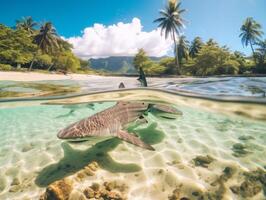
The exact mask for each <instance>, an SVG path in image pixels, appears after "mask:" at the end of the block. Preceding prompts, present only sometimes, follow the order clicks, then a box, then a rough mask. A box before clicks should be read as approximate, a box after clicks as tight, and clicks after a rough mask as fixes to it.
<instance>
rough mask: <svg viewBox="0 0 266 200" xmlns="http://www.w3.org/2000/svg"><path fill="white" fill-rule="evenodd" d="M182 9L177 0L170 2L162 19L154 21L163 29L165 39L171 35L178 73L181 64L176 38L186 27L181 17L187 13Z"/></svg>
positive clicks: (162, 14)
mask: <svg viewBox="0 0 266 200" xmlns="http://www.w3.org/2000/svg"><path fill="white" fill-rule="evenodd" d="M180 7H181V3H180V2H177V0H169V1H168V4H167V6H166V8H165V10H161V11H160V15H161V17H160V18H158V19H156V20H155V21H154V22H156V23H159V25H158V27H160V28H161V31H162V33H163V32H164V35H165V38H166V39H167V38H168V37H169V35H171V37H172V39H173V41H174V47H175V49H174V53H175V64H176V67H177V71H178V70H179V62H178V53H177V43H176V36H179V34H180V32H181V30H182V28H183V27H184V19H183V18H182V16H181V15H182V14H183V13H184V12H185V10H184V9H181V8H180Z"/></svg>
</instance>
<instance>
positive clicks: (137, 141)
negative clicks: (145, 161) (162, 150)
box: [117, 130, 155, 151]
mask: <svg viewBox="0 0 266 200" xmlns="http://www.w3.org/2000/svg"><path fill="white" fill-rule="evenodd" d="M117 137H118V138H120V139H121V140H124V141H126V142H128V143H131V144H134V145H136V146H139V147H142V148H144V149H148V150H151V151H155V149H154V148H153V147H152V146H151V145H149V144H146V143H145V142H143V141H142V140H140V139H139V138H138V137H136V136H134V135H132V134H130V133H128V132H126V131H122V130H120V131H119V132H118V133H117Z"/></svg>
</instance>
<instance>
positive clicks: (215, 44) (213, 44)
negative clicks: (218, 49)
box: [206, 38, 218, 46]
mask: <svg viewBox="0 0 266 200" xmlns="http://www.w3.org/2000/svg"><path fill="white" fill-rule="evenodd" d="M206 44H207V45H208V46H218V43H217V42H215V40H214V39H212V38H210V39H209V40H208V41H207V42H206Z"/></svg>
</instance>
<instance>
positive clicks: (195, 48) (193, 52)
mask: <svg viewBox="0 0 266 200" xmlns="http://www.w3.org/2000/svg"><path fill="white" fill-rule="evenodd" d="M203 45H204V43H203V42H202V39H201V38H200V37H196V38H195V39H194V40H193V41H192V42H191V45H190V48H189V56H190V57H191V58H195V57H196V56H197V54H198V53H199V50H200V49H201V47H202V46H203Z"/></svg>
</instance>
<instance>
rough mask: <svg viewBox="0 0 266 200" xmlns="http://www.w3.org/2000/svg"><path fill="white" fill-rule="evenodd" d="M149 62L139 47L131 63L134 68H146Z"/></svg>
mask: <svg viewBox="0 0 266 200" xmlns="http://www.w3.org/2000/svg"><path fill="white" fill-rule="evenodd" d="M149 62H150V59H149V57H148V56H147V54H146V52H145V51H144V49H140V50H139V52H138V53H137V54H136V56H135V58H134V60H133V65H134V67H135V68H136V70H139V68H142V69H144V68H146V67H147V65H148V64H150V63H149Z"/></svg>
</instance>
